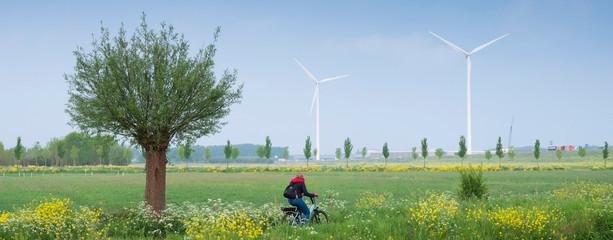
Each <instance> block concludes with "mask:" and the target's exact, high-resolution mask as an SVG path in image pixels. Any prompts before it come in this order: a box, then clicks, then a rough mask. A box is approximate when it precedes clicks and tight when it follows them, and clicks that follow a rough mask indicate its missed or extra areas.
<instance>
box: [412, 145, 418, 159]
mask: <svg viewBox="0 0 613 240" xmlns="http://www.w3.org/2000/svg"><path fill="white" fill-rule="evenodd" d="M418 157H419V154H417V147H412V148H411V158H413V161H415V160H417V158H418Z"/></svg>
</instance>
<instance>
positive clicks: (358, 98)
mask: <svg viewBox="0 0 613 240" xmlns="http://www.w3.org/2000/svg"><path fill="white" fill-rule="evenodd" d="M102 3H104V4H102ZM612 11H613V1H587V0H577V1H565V0H560V1H558V0H555V1H532V0H526V1H521V0H520V1H486V2H485V3H483V1H359V0H358V1H355V0H348V1H342V0H341V1H180V2H170V1H103V2H95V1H34V2H32V1H28V2H24V1H2V3H0V29H2V32H1V33H0V104H1V110H0V142H2V143H3V144H4V146H5V148H12V147H14V146H15V144H16V139H17V137H18V136H21V138H22V142H23V144H24V145H25V146H26V147H32V146H33V145H34V143H35V142H37V141H38V142H40V143H41V144H43V145H44V144H46V143H47V142H48V141H49V140H50V139H52V138H55V137H63V136H65V135H67V134H68V133H69V132H71V131H78V130H79V129H76V128H73V127H71V126H70V125H69V124H68V123H69V122H70V121H71V120H70V117H69V116H68V114H66V113H65V109H66V103H67V102H68V88H69V87H68V84H67V82H66V80H65V79H64V74H70V73H72V72H73V71H74V66H75V57H74V55H73V51H75V50H76V49H77V47H83V48H84V49H86V50H88V49H90V46H91V45H90V43H91V42H92V40H93V39H94V38H97V37H99V35H100V34H99V30H100V27H101V26H104V27H107V28H109V29H110V31H111V34H116V33H117V30H118V29H119V27H120V26H121V24H123V25H124V26H125V28H126V29H127V30H128V31H129V34H130V35H131V33H132V31H133V30H134V29H135V28H136V27H137V26H138V24H139V23H140V17H141V15H142V13H143V12H145V13H146V15H147V22H148V24H149V26H151V27H154V28H155V29H159V26H160V23H162V22H166V23H168V24H171V25H173V26H174V27H175V29H176V31H177V32H180V33H183V34H184V36H185V39H186V40H188V41H189V42H190V46H191V49H190V51H191V52H192V53H194V54H195V53H196V52H197V51H198V49H199V48H202V47H203V46H206V45H208V44H209V43H211V41H212V39H213V33H214V29H215V27H217V26H220V27H221V33H220V38H219V41H218V43H217V45H216V47H217V49H218V50H217V55H216V56H215V58H214V60H215V63H216V66H215V72H216V75H217V76H218V77H219V76H221V73H222V72H223V71H224V70H225V69H229V70H234V69H236V70H237V71H238V81H239V82H241V83H243V84H244V89H243V90H244V94H243V98H242V102H241V103H240V104H237V105H234V106H232V107H231V109H232V110H231V113H230V114H229V115H228V116H227V117H225V118H224V121H226V122H227V125H225V126H224V127H223V128H222V130H221V132H219V133H217V134H214V135H211V136H204V137H201V138H199V139H198V140H197V142H196V144H198V145H204V146H209V145H224V144H225V143H226V141H227V140H230V141H231V142H232V144H241V143H253V144H264V143H265V138H266V136H270V138H271V140H272V143H273V145H274V146H288V147H289V150H290V154H301V153H302V149H303V147H304V142H305V139H306V137H307V136H310V137H311V139H313V145H315V142H314V139H315V111H313V113H309V110H310V107H311V102H312V99H313V93H314V90H315V82H314V81H313V80H311V79H310V78H309V77H308V76H307V74H306V73H305V72H304V71H303V70H302V69H301V68H300V66H298V64H296V62H295V61H294V59H298V60H299V61H300V62H301V63H302V64H303V65H304V66H305V67H306V68H307V69H308V70H309V71H310V72H311V73H312V74H313V75H314V76H315V77H317V78H319V79H323V78H329V77H334V76H339V75H344V74H350V75H351V76H350V77H347V78H343V79H337V80H334V81H330V82H326V83H322V84H321V86H320V144H321V147H320V148H321V149H320V151H321V153H322V154H333V153H334V151H335V149H336V148H337V147H341V148H342V147H343V142H344V140H345V139H346V138H347V137H349V138H351V141H352V143H353V145H354V149H358V148H359V149H361V148H362V147H366V148H367V149H370V150H380V149H381V148H382V146H383V144H384V143H385V142H387V143H388V145H389V148H390V151H409V150H410V149H411V148H412V147H418V148H419V147H420V141H421V139H423V138H427V139H428V145H429V148H431V149H434V148H443V149H445V150H457V148H458V141H459V138H460V136H461V135H466V134H467V126H466V121H467V120H466V107H467V106H466V59H465V57H464V56H463V55H462V54H460V53H458V52H456V51H455V50H454V49H453V48H451V47H450V46H448V45H447V44H445V43H443V42H442V41H440V40H439V39H437V38H436V37H434V36H433V35H431V34H430V33H429V31H432V32H434V33H436V34H437V35H439V36H441V37H443V38H445V39H447V40H449V41H450V42H452V43H454V44H455V45H457V46H459V47H461V48H463V49H464V50H466V51H471V50H472V49H474V48H476V47H478V46H480V45H482V44H484V43H487V42H489V41H491V40H493V39H495V38H497V37H499V36H501V35H503V34H506V33H510V35H509V36H507V37H506V38H503V39H501V40H499V41H497V42H495V43H493V44H492V45H489V46H487V47H486V48H484V49H483V50H481V51H479V52H477V53H475V54H474V55H472V56H471V61H472V75H471V92H472V94H471V99H472V100H471V101H472V145H473V150H485V149H491V148H494V147H495V145H496V141H497V139H498V137H501V138H502V139H503V141H502V142H503V145H505V147H506V145H507V144H508V141H509V130H510V127H511V121H512V119H514V120H513V132H512V139H511V144H512V145H514V146H529V145H534V142H535V140H536V139H540V141H541V146H547V145H549V144H550V142H552V143H553V144H554V145H584V144H590V145H603V144H604V141H611V140H613V111H611V109H612V104H611V102H612V100H613V96H612V94H611V90H612V89H613V79H612V77H611V76H613V60H612V59H613V58H612V55H613V47H612V45H611V39H613V27H611V25H612V24H613V15H611V14H610V13H611V12H612ZM192 56H193V55H192Z"/></svg>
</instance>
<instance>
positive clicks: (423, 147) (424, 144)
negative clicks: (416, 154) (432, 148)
mask: <svg viewBox="0 0 613 240" xmlns="http://www.w3.org/2000/svg"><path fill="white" fill-rule="evenodd" d="M421 156H422V157H423V158H424V168H426V157H428V139H427V138H424V139H422V140H421Z"/></svg>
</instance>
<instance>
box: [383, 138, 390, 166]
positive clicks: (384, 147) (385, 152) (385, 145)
mask: <svg viewBox="0 0 613 240" xmlns="http://www.w3.org/2000/svg"><path fill="white" fill-rule="evenodd" d="M389 156H390V149H389V148H388V147H387V142H385V143H384V144H383V157H384V158H385V168H387V157H389Z"/></svg>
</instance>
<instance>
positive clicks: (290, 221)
mask: <svg viewBox="0 0 613 240" xmlns="http://www.w3.org/2000/svg"><path fill="white" fill-rule="evenodd" d="M281 224H284V225H285V224H287V225H290V226H294V224H296V216H295V215H294V214H285V215H283V218H281Z"/></svg>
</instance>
